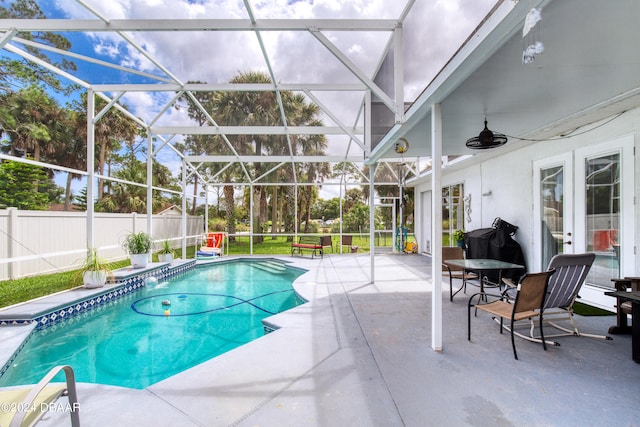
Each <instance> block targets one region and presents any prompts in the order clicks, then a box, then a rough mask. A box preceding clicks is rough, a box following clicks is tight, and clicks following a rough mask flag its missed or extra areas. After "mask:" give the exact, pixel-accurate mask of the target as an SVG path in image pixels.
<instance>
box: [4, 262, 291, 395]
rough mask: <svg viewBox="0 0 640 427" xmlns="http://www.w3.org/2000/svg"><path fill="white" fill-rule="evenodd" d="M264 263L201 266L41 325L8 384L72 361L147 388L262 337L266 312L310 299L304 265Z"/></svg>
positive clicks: (95, 376)
mask: <svg viewBox="0 0 640 427" xmlns="http://www.w3.org/2000/svg"><path fill="white" fill-rule="evenodd" d="M259 263H260V261H247V260H242V261H236V262H224V263H218V264H215V265H211V266H207V267H199V268H196V269H194V270H192V271H190V272H188V273H185V274H184V275H181V276H179V277H177V278H174V279H171V280H169V281H168V282H163V283H158V284H149V285H147V286H146V287H145V288H142V289H141V290H139V291H136V292H133V293H132V294H130V295H128V296H125V297H123V298H121V299H118V300H116V301H114V302H112V303H110V304H107V305H106V306H105V307H104V308H97V309H94V310H91V311H89V312H87V313H84V314H82V315H79V316H76V317H75V318H72V319H68V320H65V321H64V322H61V323H57V324H55V325H53V326H50V327H48V328H45V329H42V330H38V331H35V332H34V333H33V334H32V336H31V338H30V340H29V341H28V342H27V344H26V345H25V347H24V348H23V350H22V351H21V352H20V354H19V355H18V356H17V357H16V359H15V360H14V361H13V363H12V366H11V368H9V369H8V370H7V371H6V372H5V374H4V375H3V376H2V377H1V378H0V386H9V385H18V384H33V383H36V382H38V381H39V380H40V378H42V377H43V376H44V375H45V374H46V372H47V371H48V370H49V369H51V368H52V367H54V366H56V365H60V364H66V365H71V366H72V367H73V369H74V370H75V373H76V380H77V381H81V382H90V383H99V384H110V385H117V386H123V387H130V388H137V389H142V388H145V387H147V386H149V385H151V384H154V383H156V382H158V381H160V380H163V379H165V378H168V377H170V376H172V375H174V374H176V373H179V372H182V371H184V370H185V369H188V368H190V367H193V366H195V365H197V364H199V363H202V362H204V361H206V360H209V359H211V358H213V357H215V356H218V355H220V354H222V353H225V352H227V351H229V350H231V349H234V348H236V347H238V346H240V345H243V344H245V343H247V342H249V341H251V340H254V339H256V338H259V337H261V336H262V335H263V334H264V329H263V325H262V319H264V318H265V317H268V316H271V315H272V314H275V313H278V312H282V311H285V310H288V309H290V308H292V307H295V306H296V305H298V304H300V303H301V302H302V301H301V300H300V298H299V297H297V295H296V294H295V292H294V291H293V288H292V286H291V285H292V283H293V281H294V280H295V278H296V277H298V276H299V275H300V274H302V273H303V271H301V270H298V269H289V268H287V269H281V270H279V271H277V272H268V271H264V270H263V269H261V268H259V267H260V265H258V264H259ZM61 380H62V377H61Z"/></svg>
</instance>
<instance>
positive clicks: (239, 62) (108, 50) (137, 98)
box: [56, 0, 496, 167]
mask: <svg viewBox="0 0 640 427" xmlns="http://www.w3.org/2000/svg"><path fill="white" fill-rule="evenodd" d="M57 1H58V2H57V3H56V4H57V5H58V6H59V7H60V8H61V9H62V10H63V12H64V14H65V15H66V16H70V17H77V18H85V19H86V18H95V17H94V16H92V15H91V14H90V13H89V12H88V11H87V10H85V9H83V8H82V7H80V5H79V4H78V3H77V2H75V1H73V0H57ZM85 1H86V2H87V3H88V4H90V5H91V7H92V8H94V9H95V10H96V11H98V13H99V14H101V15H102V16H104V17H106V18H107V19H128V18H131V19H154V18H155V19H178V18H183V19H187V18H188V19H205V18H216V19H247V18H248V17H249V15H248V13H247V11H246V10H245V9H244V6H243V2H242V1H240V0H200V1H187V0H109V1H100V0H85ZM249 2H250V4H251V5H252V11H253V13H254V14H255V17H256V18H257V19H263V18H319V19H323V18H327V19H328V18H342V19H349V18H352V19H356V18H358V19H362V18H387V19H394V18H398V17H399V16H400V14H401V12H402V11H403V9H404V7H405V4H406V0H400V1H398V0H298V1H295V0H249ZM495 2H496V0H418V1H416V2H415V4H414V6H413V9H412V10H411V12H410V14H409V17H408V19H407V21H406V22H405V23H404V26H403V31H404V35H405V39H404V58H405V65H404V68H405V76H404V78H405V83H404V84H405V99H406V101H413V100H414V99H415V98H416V97H417V95H418V94H419V93H420V92H421V91H422V90H423V89H424V88H425V86H426V85H427V84H428V83H429V82H430V81H431V79H432V78H433V77H434V76H435V75H436V73H437V72H438V71H439V70H440V69H441V68H442V67H443V65H444V64H445V63H446V61H447V60H448V59H449V58H450V57H451V56H452V55H453V53H454V52H455V51H456V50H457V49H458V48H459V47H460V45H461V44H462V43H463V42H464V40H465V39H466V38H467V37H468V36H469V34H470V33H471V31H472V30H473V29H474V28H475V27H476V26H477V25H478V24H479V23H480V22H481V20H482V19H483V18H484V17H485V15H486V14H487V13H488V12H489V10H491V8H492V7H493V5H494V4H495ZM324 34H325V36H326V37H327V38H329V39H330V40H331V41H332V43H334V44H335V45H336V46H337V47H338V48H339V49H340V50H341V51H342V52H343V53H345V55H347V56H348V57H349V59H350V61H352V62H353V63H354V64H356V65H357V66H358V67H359V68H360V69H361V70H363V71H364V72H365V74H367V75H369V76H370V77H371V74H372V73H373V72H374V70H375V67H376V66H378V64H379V62H380V59H381V55H382V52H383V49H384V48H385V47H386V45H387V43H388V40H389V38H390V33H389V32H357V31H347V32H344V31H343V32H338V31H334V32H325V33H324ZM127 36H129V37H131V38H132V39H133V40H134V41H135V43H137V44H138V45H139V46H142V47H143V48H144V49H145V50H146V51H147V52H149V55H150V56H151V58H152V59H153V60H155V61H157V62H158V63H159V64H161V66H163V67H166V69H167V70H169V72H170V73H171V74H173V75H174V76H176V78H177V79H178V80H179V81H181V82H183V83H186V82H187V81H203V82H209V83H223V82H228V81H229V80H230V79H231V78H232V77H233V76H235V75H236V74H237V73H238V72H245V71H264V72H266V71H267V64H266V62H265V59H264V58H263V54H262V51H261V49H260V46H259V44H258V39H257V37H256V35H255V34H254V33H252V32H241V31H226V32H224V31H194V32H173V31H167V32H161V31H149V32H131V33H128V34H127ZM91 37H92V38H93V40H94V41H95V43H96V44H95V48H94V49H95V52H96V53H97V54H98V55H99V56H100V57H101V58H102V59H104V60H107V59H108V58H111V59H112V60H117V61H119V63H120V64H121V65H125V66H129V67H133V68H136V69H139V70H143V71H145V72H149V73H154V74H157V75H161V74H162V71H161V70H160V69H159V67H158V66H156V65H155V64H153V63H152V62H151V61H150V60H148V59H146V58H145V57H144V56H143V55H142V54H141V53H140V52H139V51H137V50H136V49H135V48H134V47H132V46H130V45H128V44H126V43H125V41H124V39H123V38H122V37H121V36H120V35H118V34H114V33H95V34H92V35H91ZM262 37H263V42H264V45H265V50H266V51H267V53H268V55H269V60H270V65H271V67H272V70H273V72H274V75H275V77H276V79H277V81H278V82H281V83H300V82H314V83H328V82H331V83H351V82H357V81H358V79H357V78H356V77H355V76H354V75H353V74H352V73H350V72H349V71H348V70H347V68H346V67H345V66H344V64H342V63H341V62H340V61H338V60H337V59H336V58H335V57H334V56H333V55H332V54H331V53H330V52H329V51H328V50H327V49H326V48H325V47H324V46H322V45H321V44H320V43H319V41H318V40H316V38H315V37H313V36H312V35H311V34H309V33H306V32H268V33H263V36H262ZM87 78H95V79H99V78H104V79H119V80H118V81H119V82H129V81H135V80H134V79H135V77H134V76H131V75H129V76H127V75H125V74H122V73H116V74H114V73H106V74H105V75H104V76H101V75H97V74H94V75H90V76H88V77H87ZM106 82H107V83H115V82H116V81H106ZM100 83H102V82H101V81H100ZM169 96H171V95H170V94H151V93H142V92H132V93H129V94H127V95H126V96H125V97H124V98H123V99H124V101H125V102H126V104H127V105H129V106H130V107H131V109H132V112H133V113H134V114H135V115H137V116H140V117H143V118H145V120H149V119H150V118H152V117H154V116H155V115H156V114H157V112H158V111H160V109H161V108H162V107H163V106H164V103H166V102H167V100H168V97H169ZM317 96H318V98H320V100H321V101H322V103H323V104H325V105H326V106H327V107H328V108H330V109H331V111H332V112H333V113H334V114H336V115H337V116H338V117H339V118H340V120H341V121H342V122H343V124H345V125H347V126H352V125H354V121H355V120H356V116H357V113H358V108H359V107H360V103H361V99H362V93H351V94H346V93H339V92H327V93H318V94H317ZM186 119H187V118H186V115H185V114H184V111H182V112H181V111H178V110H176V109H175V108H170V109H169V110H168V111H167V112H166V114H165V115H164V116H163V117H162V119H161V121H160V122H159V123H162V124H163V125H178V124H184V122H185V120H186ZM325 122H326V123H327V124H332V123H331V120H330V119H328V117H326V116H325ZM360 125H362V118H361V119H360ZM329 139H330V142H329V144H330V147H329V150H328V151H329V152H330V154H340V153H344V150H345V149H346V146H347V144H348V138H346V137H331V138H329ZM352 146H353V144H352ZM360 151H361V150H360ZM356 152H358V150H353V149H352V151H351V152H350V154H351V155H353V154H355V153H356ZM162 155H163V157H168V156H169V155H170V153H166V154H165V153H162ZM174 162H176V160H174ZM176 164H178V163H172V165H173V166H172V167H174V166H175V165H176Z"/></svg>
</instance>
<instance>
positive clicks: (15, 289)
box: [0, 236, 391, 308]
mask: <svg viewBox="0 0 640 427" xmlns="http://www.w3.org/2000/svg"><path fill="white" fill-rule="evenodd" d="M338 239H339V236H334V237H333V240H334V242H336V241H338ZM383 240H384V239H383ZM386 240H387V241H388V242H386V241H379V242H376V245H378V244H382V245H384V244H385V243H388V245H390V240H391V239H386ZM249 244H250V241H249V236H246V237H243V236H240V237H238V238H236V240H235V241H234V242H230V243H229V255H247V254H249V248H250V246H249ZM353 245H355V246H358V252H364V253H368V252H369V239H368V237H366V238H365V237H357V236H355V237H354V238H353ZM388 245H387V246H388ZM344 251H345V252H347V248H344ZM328 252H329V253H330V251H328ZM334 252H337V253H339V252H340V250H339V248H338V249H336V245H335V243H334ZM194 253H195V248H194V247H193V246H191V247H188V248H187V255H186V258H193V257H194ZM253 253H254V254H256V255H290V254H291V242H287V238H286V237H283V236H277V237H276V238H275V239H274V238H272V237H271V236H265V237H264V241H263V242H262V243H256V244H254V245H253ZM176 256H177V257H178V258H181V257H182V251H181V250H177V251H176ZM153 261H157V255H154V256H153ZM128 265H130V263H129V260H128V259H127V260H121V261H116V262H114V263H112V264H111V268H112V269H114V270H115V269H118V268H122V267H126V266H128ZM81 284H82V278H81V276H80V274H79V273H78V271H67V272H62V273H53V274H44V275H41V276H34V277H27V278H22V279H17V280H5V281H1V282H0V308H1V307H7V306H9V305H13V304H17V303H20V302H24V301H28V300H31V299H34V298H38V297H41V296H45V295H50V294H53V293H56V292H60V291H63V290H66V289H71V288H74V287H76V286H80V285H81Z"/></svg>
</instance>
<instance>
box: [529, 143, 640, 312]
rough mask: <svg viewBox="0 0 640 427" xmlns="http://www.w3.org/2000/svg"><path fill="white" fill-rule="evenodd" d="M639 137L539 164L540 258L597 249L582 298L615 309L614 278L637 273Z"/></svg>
mask: <svg viewBox="0 0 640 427" xmlns="http://www.w3.org/2000/svg"><path fill="white" fill-rule="evenodd" d="M633 145H634V144H633V136H626V137H622V138H618V139H616V140H613V141H609V142H606V143H602V144H598V145H593V146H589V147H585V148H581V149H577V150H575V151H574V152H572V153H567V154H564V155H561V156H557V157H553V158H550V159H546V160H544V161H538V162H535V163H534V193H535V194H534V200H535V203H534V205H535V206H534V208H535V215H537V217H536V221H535V224H537V227H538V228H537V230H535V232H536V235H535V239H534V240H535V241H536V247H535V253H536V263H537V265H538V266H539V268H541V269H543V268H546V265H547V264H548V261H549V259H550V258H551V257H552V256H553V255H555V254H556V253H581V252H594V253H595V254H596V260H595V262H594V264H593V266H592V268H591V271H590V272H589V276H588V277H587V280H586V282H585V285H584V286H583V288H582V291H581V292H580V296H581V297H582V301H583V302H585V303H590V304H593V305H596V306H601V307H607V308H612V307H613V303H614V299H613V298H610V297H607V296H605V295H604V292H605V291H607V290H611V289H612V288H613V283H612V282H611V279H612V278H616V277H621V276H625V275H633V272H634V271H635V265H634V255H633V252H634V242H633V236H634V235H635V230H634V228H635V226H634V221H633V218H634V216H633V195H634V189H633V186H634V178H633V177H634V170H633V169H634V161H633V159H634V157H633Z"/></svg>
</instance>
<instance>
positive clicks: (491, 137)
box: [467, 119, 507, 150]
mask: <svg viewBox="0 0 640 427" xmlns="http://www.w3.org/2000/svg"><path fill="white" fill-rule="evenodd" d="M506 143H507V137H506V136H505V135H503V134H501V133H497V132H492V131H490V130H489V128H487V119H484V129H483V130H482V132H480V135H478V136H476V137H473V138H469V139H467V147H469V148H473V149H476V150H484V149H486V148H495V147H500V146H502V145H504V144H506Z"/></svg>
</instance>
